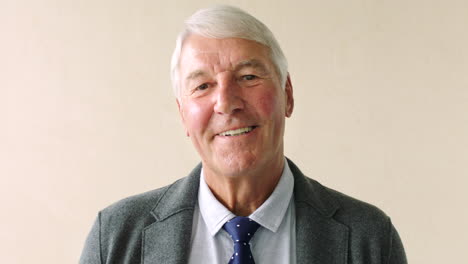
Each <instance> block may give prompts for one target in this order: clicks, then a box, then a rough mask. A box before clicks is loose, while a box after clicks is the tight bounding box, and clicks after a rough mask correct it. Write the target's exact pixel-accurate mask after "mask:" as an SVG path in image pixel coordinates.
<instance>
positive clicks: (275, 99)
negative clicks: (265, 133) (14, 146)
mask: <svg viewBox="0 0 468 264" xmlns="http://www.w3.org/2000/svg"><path fill="white" fill-rule="evenodd" d="M252 104H253V105H254V107H255V109H257V111H258V113H259V114H260V115H261V116H263V117H264V118H266V119H273V118H275V114H276V112H278V111H280V110H281V105H282V104H281V100H280V98H279V96H278V95H275V94H274V93H264V94H262V95H259V96H257V97H256V98H255V99H254V101H253V102H252Z"/></svg>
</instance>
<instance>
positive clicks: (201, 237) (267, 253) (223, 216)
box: [188, 160, 296, 264]
mask: <svg viewBox="0 0 468 264" xmlns="http://www.w3.org/2000/svg"><path fill="white" fill-rule="evenodd" d="M293 189H294V178H293V175H292V173H291V170H290V169H289V166H288V163H287V161H286V160H285V162H284V169H283V174H282V175H281V178H280V180H279V182H278V184H277V186H276V187H275V190H274V191H273V193H272V194H271V195H270V197H268V199H267V200H266V201H265V202H264V203H263V204H262V205H261V206H260V207H259V208H258V209H257V210H255V212H253V213H252V214H251V215H250V216H249V217H250V218H251V219H252V220H254V221H255V222H257V223H258V224H260V228H259V229H258V230H257V232H255V235H254V236H253V238H252V239H251V240H250V245H251V250H252V255H253V257H254V260H255V263H257V264H263V263H268V264H275V263H278V264H285V263H292V264H294V263H296V215H295V211H294V210H295V207H294V199H293V197H292V196H293ZM235 216H236V215H234V214H233V213H232V212H231V211H229V210H228V209H227V208H226V207H224V205H223V204H222V203H220V202H219V201H218V200H217V199H216V198H215V196H214V195H213V193H212V192H211V190H210V189H209V187H208V185H207V184H206V182H205V179H204V176H203V169H202V171H201V177H200V188H199V191H198V204H197V205H196V206H195V211H194V215H193V226H192V237H191V250H190V255H189V261H188V263H189V264H201V263H210V264H227V263H228V262H229V259H230V258H231V256H232V254H233V252H234V244H233V242H232V240H231V238H230V237H229V235H228V233H227V232H226V231H225V230H224V229H223V228H222V227H223V225H224V223H226V221H228V220H230V219H231V218H234V217H235Z"/></svg>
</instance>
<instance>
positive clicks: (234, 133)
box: [218, 126, 257, 137]
mask: <svg viewBox="0 0 468 264" xmlns="http://www.w3.org/2000/svg"><path fill="white" fill-rule="evenodd" d="M255 128H257V126H249V127H242V128H238V129H233V130H228V131H224V132H222V133H219V134H218V136H223V137H232V136H240V135H243V134H247V133H250V132H252V130H254V129H255Z"/></svg>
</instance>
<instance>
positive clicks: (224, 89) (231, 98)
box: [214, 78, 244, 114]
mask: <svg viewBox="0 0 468 264" xmlns="http://www.w3.org/2000/svg"><path fill="white" fill-rule="evenodd" d="M217 88H218V89H217V92H216V95H215V96H216V103H215V105H214V111H215V113H218V114H233V113H235V112H238V111H240V110H242V109H243V108H244V99H243V97H242V91H241V87H240V86H239V84H238V83H237V82H236V81H235V80H232V78H225V79H223V80H220V81H218V87H217Z"/></svg>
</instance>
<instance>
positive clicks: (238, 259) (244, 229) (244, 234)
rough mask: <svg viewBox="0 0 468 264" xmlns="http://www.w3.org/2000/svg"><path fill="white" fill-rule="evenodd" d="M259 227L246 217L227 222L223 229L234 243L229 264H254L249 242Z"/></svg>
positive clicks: (238, 217)
mask: <svg viewBox="0 0 468 264" xmlns="http://www.w3.org/2000/svg"><path fill="white" fill-rule="evenodd" d="M259 227H260V225H259V224H258V223H257V222H255V221H253V220H252V219H250V218H248V217H242V216H237V217H234V218H233V219H231V220H229V221H227V222H226V223H225V224H224V226H223V228H224V230H226V232H228V234H229V235H230V236H231V239H232V241H233V242H234V254H232V257H231V259H230V260H229V264H255V261H254V259H253V256H252V251H251V250H250V244H249V241H250V239H251V238H252V237H253V235H254V234H255V231H257V229H258V228H259Z"/></svg>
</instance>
